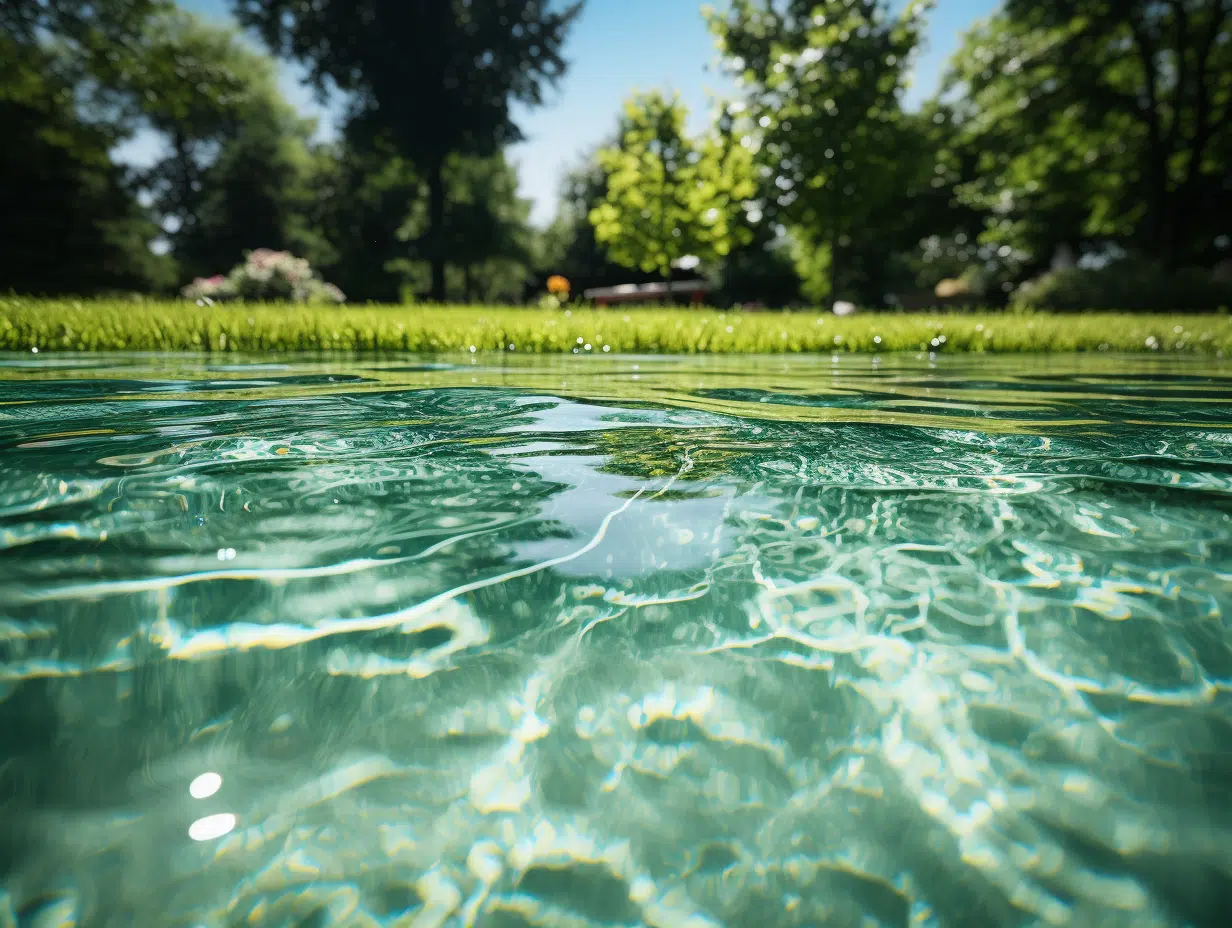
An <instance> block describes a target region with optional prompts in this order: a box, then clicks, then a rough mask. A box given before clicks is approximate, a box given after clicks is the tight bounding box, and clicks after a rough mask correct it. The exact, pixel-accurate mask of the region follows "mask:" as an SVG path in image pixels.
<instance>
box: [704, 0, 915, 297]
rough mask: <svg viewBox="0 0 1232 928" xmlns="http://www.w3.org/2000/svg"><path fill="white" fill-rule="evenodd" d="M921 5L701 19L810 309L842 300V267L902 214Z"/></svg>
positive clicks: (764, 5)
mask: <svg viewBox="0 0 1232 928" xmlns="http://www.w3.org/2000/svg"><path fill="white" fill-rule="evenodd" d="M925 6H926V4H925V3H923V2H920V0H913V2H911V3H908V4H907V5H906V6H905V8H904V9H903V10H902V11H901V12H900V13H898V14H893V13H891V12H890V4H889V3H888V2H886V0H786V2H777V0H733V2H732V4H731V6H730V8H729V9H728V10H727V11H726V12H725V13H723V14H716V13H713V12H712V13H710V14H709V19H710V24H711V29H712V31H713V32H714V34H715V35H716V37H717V38H718V41H719V45H720V48H721V50H722V52H723V55H724V58H725V62H726V64H727V67H728V69H729V70H730V71H731V72H733V73H734V74H735V75H736V76H737V79H738V81H739V83H740V86H741V96H742V99H741V100H739V101H738V102H737V113H738V116H739V118H740V119H741V120H742V121H743V124H744V125H745V127H746V132H747V134H746V136H745V144H746V146H747V147H748V148H749V150H751V151H753V152H755V153H756V154H757V157H758V161H759V163H760V164H761V166H762V170H763V172H765V173H766V175H767V176H768V177H771V178H773V183H774V184H775V186H776V187H777V194H776V196H775V199H774V202H773V206H774V207H775V213H776V215H777V216H779V217H781V220H782V221H783V222H784V223H785V224H786V225H787V226H789V227H790V228H791V229H792V232H793V237H794V238H795V239H796V252H797V256H798V258H799V263H800V265H801V272H802V277H803V278H804V279H805V281H806V292H808V293H809V295H810V296H811V297H812V298H814V299H818V300H820V299H822V298H825V297H829V298H834V297H836V296H840V295H845V291H844V290H843V289H842V288H843V287H844V286H845V285H846V283H847V279H848V275H847V274H846V273H845V272H844V271H843V270H842V262H843V259H844V257H845V256H846V255H848V254H849V253H851V252H852V251H853V249H854V250H860V249H861V248H862V242H861V239H863V242H869V241H870V240H871V239H872V237H873V236H875V235H876V234H877V230H876V229H875V224H874V222H873V219H874V217H876V216H878V215H886V214H893V213H894V212H895V211H896V210H900V209H901V208H902V202H901V196H902V194H901V191H902V190H903V189H904V188H905V187H907V186H908V183H907V179H906V178H904V176H903V175H904V172H906V173H907V174H909V175H910V174H913V173H915V172H916V171H917V170H918V162H917V159H915V158H913V157H910V155H911V152H912V151H913V149H914V147H915V142H914V139H913V138H912V137H911V135H910V132H909V127H908V126H907V125H906V123H905V121H904V119H903V113H902V108H901V105H900V96H901V93H902V90H903V88H904V85H905V81H906V75H907V73H908V66H909V63H910V59H911V56H912V54H913V52H914V51H915V49H916V47H917V45H918V43H919V37H920V30H921V26H922V14H923V11H924V8H925Z"/></svg>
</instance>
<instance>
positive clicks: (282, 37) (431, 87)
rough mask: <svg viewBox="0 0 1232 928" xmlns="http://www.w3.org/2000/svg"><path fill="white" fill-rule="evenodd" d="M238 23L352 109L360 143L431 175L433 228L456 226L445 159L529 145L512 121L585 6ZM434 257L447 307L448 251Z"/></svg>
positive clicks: (289, 14) (270, 16)
mask: <svg viewBox="0 0 1232 928" xmlns="http://www.w3.org/2000/svg"><path fill="white" fill-rule="evenodd" d="M235 9H236V15H237V16H238V17H239V19H240V21H241V22H242V23H244V24H245V25H248V26H252V27H255V28H256V29H257V30H258V31H259V32H260V33H261V35H262V36H263V37H264V38H265V40H266V41H267V42H268V43H269V44H270V47H271V48H273V49H274V50H275V52H277V53H279V54H282V55H285V56H288V57H291V58H295V59H298V60H300V61H302V62H304V63H305V64H306V65H307V66H308V68H309V70H310V73H311V76H312V80H313V82H314V83H315V84H316V85H317V87H318V88H320V89H322V90H324V89H325V88H326V87H328V86H329V85H330V84H331V83H332V84H334V85H336V86H337V87H338V88H339V89H341V90H342V91H344V92H345V93H347V94H348V95H349V97H350V100H351V113H350V122H351V129H352V133H351V134H352V137H354V138H363V137H365V136H367V137H377V136H381V135H387V137H388V138H389V139H390V140H391V141H392V142H393V144H394V145H395V146H396V148H397V150H398V151H399V152H400V153H402V154H403V155H405V156H406V157H407V158H409V159H410V160H411V162H412V163H414V164H415V165H416V166H417V167H418V168H419V169H420V170H421V171H422V172H423V173H424V175H425V179H426V180H427V182H428V185H429V188H430V204H429V227H430V228H431V229H432V230H434V231H435V230H443V228H444V225H445V210H446V204H445V197H446V189H445V188H446V182H445V179H444V177H443V173H444V166H445V161H446V158H447V157H448V156H449V155H451V154H467V155H479V156H486V155H491V154H494V153H495V152H496V151H497V150H498V149H499V148H500V147H501V146H503V145H506V144H509V143H511V142H516V141H518V140H520V139H521V137H522V136H521V132H520V131H519V130H518V127H517V125H516V124H515V123H514V121H513V118H512V115H511V113H510V104H511V103H512V102H513V101H519V102H522V103H526V104H537V103H540V102H541V101H542V99H543V92H544V88H545V85H548V84H550V83H552V82H554V81H555V80H557V79H558V78H559V77H560V76H561V75H562V74H563V73H564V71H565V60H564V58H563V57H562V55H561V48H562V45H563V43H564V39H565V35H566V33H567V31H568V29H569V26H570V24H571V23H572V22H573V20H574V19H575V18H576V16H577V14H578V12H579V10H580V4H577V3H575V4H572V5H569V6H567V7H564V8H562V9H560V10H558V11H554V10H552V9H550V7H549V3H547V2H545V0H483V2H478V0H359V2H355V0H321V2H316V3H301V2H299V0H236V2H235ZM435 251H436V253H435V254H434V255H433V256H432V271H433V273H432V278H433V279H432V292H433V296H434V298H437V299H442V298H443V297H444V287H445V276H444V265H445V258H446V255H445V251H444V246H443V243H438V247H437V248H436V249H435Z"/></svg>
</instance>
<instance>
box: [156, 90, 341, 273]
mask: <svg viewBox="0 0 1232 928" xmlns="http://www.w3.org/2000/svg"><path fill="white" fill-rule="evenodd" d="M270 91H271V92H270V93H268V94H262V95H257V94H254V95H252V96H250V97H249V98H248V101H247V103H246V105H245V106H244V108H243V111H242V114H241V115H242V118H241V119H240V121H239V122H238V123H236V124H235V125H234V127H233V128H232V129H230V130H229V131H228V133H227V134H226V136H225V137H224V138H223V140H222V142H221V144H220V146H219V148H218V152H217V155H216V156H215V158H214V159H213V160H212V161H210V162H209V163H208V164H207V165H206V166H205V167H204V168H203V169H202V170H201V172H200V176H199V188H198V189H197V190H196V191H194V197H193V206H192V217H191V221H189V222H186V223H184V224H183V225H182V226H181V228H180V230H179V231H178V232H177V233H176V234H175V235H174V236H172V241H173V242H174V246H175V247H174V254H175V256H176V258H178V259H179V261H180V264H181V266H182V271H181V276H182V277H184V278H186V279H187V278H191V277H196V276H202V275H209V274H214V273H219V272H220V271H221V270H224V269H226V268H230V267H233V266H234V265H235V264H237V263H238V262H239V261H240V260H241V259H242V257H243V255H244V253H245V252H247V251H251V250H253V249H256V248H272V249H274V250H285V251H290V252H292V253H293V254H296V255H300V256H302V257H305V258H307V259H308V260H309V261H310V263H312V265H313V266H321V265H324V264H328V263H330V262H331V261H333V260H335V258H336V255H335V253H334V250H333V248H332V246H331V244H330V242H329V240H328V238H327V237H326V233H325V230H324V229H322V228H320V227H319V226H318V225H317V224H316V223H315V222H314V219H313V214H314V212H315V211H316V209H317V205H316V200H317V196H318V192H317V190H316V189H315V187H316V180H317V178H316V171H317V170H318V168H319V165H320V162H319V160H318V159H316V158H315V157H314V156H313V154H312V153H311V152H310V150H309V145H308V142H309V138H310V136H311V134H312V131H313V122H312V121H311V120H307V119H304V118H302V117H300V116H299V115H298V114H297V113H296V111H295V109H294V107H292V106H291V105H290V104H288V103H287V102H286V101H285V100H283V99H282V98H281V97H280V96H279V95H278V94H277V93H276V92H273V90H272V88H270Z"/></svg>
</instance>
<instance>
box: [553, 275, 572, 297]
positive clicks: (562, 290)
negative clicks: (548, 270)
mask: <svg viewBox="0 0 1232 928" xmlns="http://www.w3.org/2000/svg"><path fill="white" fill-rule="evenodd" d="M571 289H572V288H571V287H570V285H569V279H568V278H567V277H561V276H560V275H559V274H553V275H552V276H551V277H549V278H548V293H551V294H554V295H556V296H562V295H563V296H568V295H569V291H570V290H571Z"/></svg>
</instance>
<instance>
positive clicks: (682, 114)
mask: <svg viewBox="0 0 1232 928" xmlns="http://www.w3.org/2000/svg"><path fill="white" fill-rule="evenodd" d="M686 118H687V113H686V111H685V108H684V106H683V104H681V102H680V100H679V97H673V98H672V99H671V100H668V99H666V98H665V97H663V95H662V94H660V93H649V94H645V95H640V96H635V97H633V98H632V99H631V100H630V101H629V102H628V103H627V104H626V106H625V119H624V124H623V126H622V133H621V140H620V144H619V145H618V146H615V147H613V148H608V149H604V150H602V151H600V152H599V163H600V165H602V167H603V170H604V172H605V174H606V178H607V193H606V196H605V197H604V200H603V202H602V203H600V204H599V205H598V206H597V207H596V208H595V209H594V210H593V211H592V212H591V214H590V221H591V223H592V224H593V225H594V227H595V238H596V240H597V241H598V242H599V243H601V244H603V245H605V246H607V249H608V255H609V256H610V257H611V259H612V260H614V261H616V262H617V263H618V264H622V265H624V266H625V267H635V268H639V269H641V270H642V271H645V272H647V273H649V272H651V271H657V272H658V273H659V274H661V275H662V276H663V278H664V279H670V277H671V271H672V267H673V266H674V265H675V264H676V263H677V262H678V261H679V260H680V259H682V258H684V257H685V256H695V257H696V258H698V259H700V260H701V261H702V262H706V261H713V260H715V259H717V258H719V257H721V256H723V255H726V254H727V253H728V252H730V251H731V249H732V246H733V245H734V244H736V243H737V241H744V240H746V239H747V229H745V227H743V226H742V225H741V224H740V223H739V222H738V218H739V214H740V210H741V204H742V203H743V202H744V201H745V200H746V199H748V198H749V197H750V196H752V195H753V193H754V192H755V191H756V185H755V184H754V182H753V177H752V172H751V162H750V159H749V157H748V152H747V151H745V150H744V149H743V148H739V147H736V148H730V147H727V146H724V145H722V143H721V141H720V140H719V139H717V138H714V137H704V138H701V139H698V140H693V139H690V138H689V137H688V136H687V135H686V134H685V128H684V124H685V119H686Z"/></svg>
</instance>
